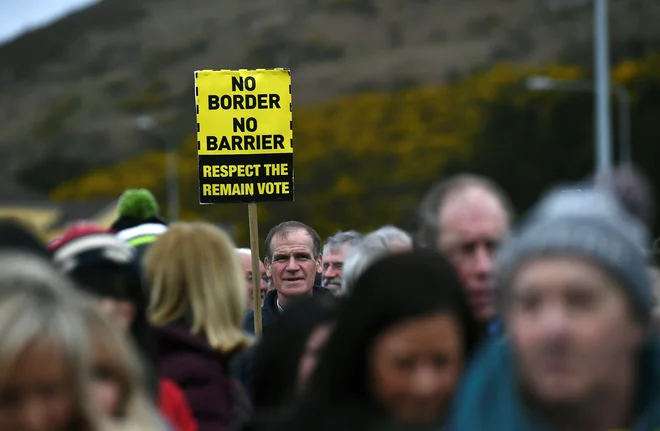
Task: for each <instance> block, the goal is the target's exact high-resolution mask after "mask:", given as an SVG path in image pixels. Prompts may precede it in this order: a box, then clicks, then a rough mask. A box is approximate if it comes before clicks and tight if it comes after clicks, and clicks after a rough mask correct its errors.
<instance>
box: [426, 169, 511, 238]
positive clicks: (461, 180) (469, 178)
mask: <svg viewBox="0 0 660 431" xmlns="http://www.w3.org/2000/svg"><path fill="white" fill-rule="evenodd" d="M473 187H476V188H479V189H482V190H485V191H486V192H489V193H491V194H492V195H493V196H495V198H497V200H498V201H500V203H501V204H502V207H503V208H504V210H505V211H506V214H507V216H508V217H509V220H511V218H512V217H513V209H512V206H511V202H510V201H509V198H508V196H507V195H506V194H505V193H504V191H503V190H502V189H501V188H500V186H498V185H497V184H496V183H495V182H494V181H491V180H490V179H488V178H486V177H482V176H479V175H473V174H458V175H455V176H452V177H449V178H447V179H444V180H441V181H439V182H437V183H436V184H434V185H433V186H431V188H429V190H428V191H427V192H426V194H425V195H424V197H423V198H422V201H421V203H420V205H419V208H418V213H417V217H418V230H417V233H416V235H415V243H416V246H418V247H424V248H434V249H435V248H437V246H438V244H437V242H438V233H439V226H438V214H439V213H440V211H442V207H443V206H444V205H445V202H446V201H447V199H448V198H449V197H450V196H453V195H455V194H457V193H460V192H462V191H464V190H467V189H469V188H473Z"/></svg>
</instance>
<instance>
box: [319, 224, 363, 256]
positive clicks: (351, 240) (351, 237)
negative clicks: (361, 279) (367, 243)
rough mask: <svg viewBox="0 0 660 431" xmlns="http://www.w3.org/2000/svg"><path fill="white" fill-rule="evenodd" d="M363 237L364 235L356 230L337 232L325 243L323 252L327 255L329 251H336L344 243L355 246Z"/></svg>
mask: <svg viewBox="0 0 660 431" xmlns="http://www.w3.org/2000/svg"><path fill="white" fill-rule="evenodd" d="M363 238H364V235H362V234H361V233H360V232H357V231H354V230H349V231H346V232H337V233H336V234H334V235H332V236H331V237H330V238H328V240H327V241H326V242H325V244H324V245H323V254H324V255H325V254H326V253H327V252H329V251H333V252H336V251H337V250H339V249H340V248H341V247H342V246H343V245H344V244H348V245H350V246H351V247H354V246H356V245H357V244H359V243H360V242H361V241H362V239H363Z"/></svg>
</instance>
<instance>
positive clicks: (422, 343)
mask: <svg viewBox="0 0 660 431" xmlns="http://www.w3.org/2000/svg"><path fill="white" fill-rule="evenodd" d="M345 301H346V302H345V304H344V306H343V310H342V312H341V314H340V316H339V318H338V320H337V323H336V324H335V327H334V329H333V330H332V333H331V334H330V337H329V339H328V341H327V343H326V345H325V347H324V351H323V354H322V355H321V358H320V361H319V362H318V364H317V368H316V371H315V373H314V374H313V375H312V377H311V380H310V381H309V384H308V390H307V392H306V393H305V394H303V396H302V401H301V403H300V405H299V406H298V407H299V408H298V410H297V414H296V415H295V419H294V420H293V423H291V424H288V425H287V426H283V427H282V429H300V430H324V429H327V430H382V429H387V430H410V429H413V430H438V429H442V426H443V424H444V421H445V415H446V413H447V410H448V408H449V405H450V403H451V400H452V397H453V393H454V389H455V387H456V385H457V383H458V381H459V379H460V377H461V375H462V373H463V370H464V368H465V366H466V364H467V363H468V361H469V359H470V356H471V354H472V350H473V348H474V347H475V344H476V342H477V337H478V325H477V322H476V320H475V318H474V316H473V314H472V309H471V308H470V305H469V303H468V300H467V297H466V295H465V291H464V290H463V288H462V287H461V285H460V282H459V280H458V277H457V275H456V273H455V270H454V268H453V267H452V266H451V265H450V264H449V263H448V262H447V261H446V260H445V259H444V258H443V257H442V256H441V255H439V254H437V253H435V252H432V251H424V250H420V251H415V252H410V253H402V254H394V255H390V256H387V257H385V258H383V259H381V260H379V261H378V262H376V263H374V264H373V265H372V266H370V267H369V268H368V269H367V270H366V272H365V273H364V274H363V275H362V276H361V277H360V278H359V280H358V282H357V285H356V286H355V289H354V290H353V291H352V293H351V295H350V296H348V297H347V298H346V300H345Z"/></svg>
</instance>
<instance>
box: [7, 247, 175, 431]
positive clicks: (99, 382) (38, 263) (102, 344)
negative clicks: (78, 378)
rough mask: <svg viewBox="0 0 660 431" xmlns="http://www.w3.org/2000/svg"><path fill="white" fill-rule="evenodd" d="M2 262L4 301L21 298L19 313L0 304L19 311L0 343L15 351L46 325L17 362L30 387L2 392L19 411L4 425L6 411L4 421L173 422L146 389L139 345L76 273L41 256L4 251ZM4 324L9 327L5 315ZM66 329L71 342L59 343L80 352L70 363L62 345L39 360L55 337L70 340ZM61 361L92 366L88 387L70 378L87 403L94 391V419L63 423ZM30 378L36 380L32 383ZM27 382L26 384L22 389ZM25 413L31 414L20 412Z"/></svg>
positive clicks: (39, 425)
mask: <svg viewBox="0 0 660 431" xmlns="http://www.w3.org/2000/svg"><path fill="white" fill-rule="evenodd" d="M5 253H6V252H5ZM0 268H1V269H0V309H3V308H4V306H9V304H11V305H14V306H15V308H14V309H13V310H12V311H13V312H14V313H19V314H20V316H19V317H16V316H15V315H13V316H12V313H5V312H4V311H0V314H1V315H2V316H3V317H7V318H10V319H11V318H12V317H13V318H14V320H13V321H11V323H12V324H14V325H15V326H14V327H13V328H12V330H11V332H7V331H3V330H2V329H0V334H2V336H0V344H3V343H4V344H3V345H2V346H0V347H1V348H0V350H2V351H5V349H7V351H9V352H11V351H14V352H16V351H15V350H14V349H15V348H16V347H18V343H20V342H21V341H20V340H25V339H26V338H25V337H31V336H34V335H35V331H39V330H43V331H44V333H43V337H44V339H33V341H32V342H31V343H29V344H28V346H27V347H26V351H27V352H26V353H25V355H26V357H25V358H23V359H24V361H25V362H24V363H19V362H17V364H16V367H17V368H18V371H17V374H18V375H17V376H14V377H13V378H16V379H18V380H19V381H21V382H22V385H25V383H28V387H22V388H19V387H15V388H13V389H14V391H17V393H12V394H8V393H6V392H4V391H2V395H3V397H2V399H3V400H6V399H7V398H9V399H10V400H12V401H11V402H13V403H18V404H14V405H13V406H8V405H6V403H5V405H4V406H3V407H4V408H5V409H11V408H12V407H13V410H14V412H13V418H14V419H18V420H19V421H20V424H19V423H15V425H14V426H12V427H7V428H5V427H3V426H2V422H3V420H4V419H6V418H5V417H3V414H2V413H0V429H11V430H26V431H29V430H34V431H37V430H49V431H50V430H60V429H84V430H89V431H92V430H97V429H99V430H100V429H107V428H108V426H109V425H113V426H112V427H111V428H112V429H117V430H132V429H144V430H154V431H165V430H166V429H167V428H166V426H165V422H164V421H163V420H162V419H161V418H160V416H159V415H158V413H157V412H156V409H155V407H154V406H153V404H152V403H151V401H150V399H149V398H148V397H147V396H146V393H145V389H146V385H145V384H144V379H143V378H142V375H141V372H140V370H141V364H140V363H139V362H138V361H137V360H136V356H135V350H134V349H133V348H131V346H130V343H129V342H127V339H126V338H125V337H123V336H122V333H121V332H120V329H119V328H118V327H117V326H115V325H114V324H113V322H111V321H110V320H107V319H106V318H105V317H104V316H103V314H102V313H101V310H100V309H99V307H98V304H97V303H96V302H93V301H91V300H90V299H89V298H88V297H87V296H86V295H84V294H81V293H79V292H78V291H76V290H75V289H74V287H73V285H72V284H70V282H69V280H67V279H65V278H64V277H63V276H62V275H60V274H58V273H57V272H56V270H55V268H53V267H52V266H51V265H50V263H49V262H47V261H45V260H42V259H40V258H38V257H36V256H33V255H29V254H21V253H11V254H0ZM5 311H6V310H5ZM65 316H66V317H65ZM0 320H1V319H0ZM42 324H43V325H47V326H48V329H47V330H46V329H45V327H44V328H41V325H42ZM0 327H3V324H2V323H0ZM39 328H41V329H39ZM59 331H63V332H64V333H65V334H62V333H60V332H59ZM63 336H65V337H69V338H68V342H67V343H68V344H67V345H66V346H59V347H61V348H62V347H66V348H68V349H70V352H71V349H77V351H78V355H80V356H78V358H71V357H69V358H68V361H67V362H66V363H64V364H63V363H62V361H61V358H60V357H58V355H57V351H56V350H55V351H51V353H50V354H49V355H47V356H48V358H47V359H46V360H41V361H37V362H38V363H37V365H36V366H35V362H34V356H35V355H36V356H38V355H39V354H44V355H46V352H45V350H44V349H46V350H48V347H50V348H54V347H55V345H54V344H53V342H55V343H57V342H58V341H63V339H62V338H61V337H63ZM22 337H23V338H22ZM11 340H13V343H11ZM17 342H18V343H17ZM12 344H13V345H12ZM28 352H31V354H30V353H28ZM83 354H84V357H83V356H82V355H83ZM19 361H20V360H19ZM21 362H22V361H21ZM19 364H20V365H19ZM62 366H63V367H65V368H66V369H67V370H69V372H71V371H73V370H76V371H77V372H80V371H79V370H83V372H85V376H84V382H82V384H83V387H80V386H77V387H75V386H74V387H70V386H69V387H68V390H72V389H73V390H74V391H76V395H77V396H81V397H83V400H84V401H83V403H88V402H89V401H87V395H88V396H89V397H90V399H91V401H92V402H91V405H90V407H88V409H90V415H91V416H92V417H93V418H94V420H93V421H90V420H88V421H86V422H87V423H88V426H84V425H81V426H80V427H78V426H74V427H72V428H67V427H60V426H59V425H58V421H59V420H60V419H61V418H62V414H63V409H65V408H66V404H67V403H66V402H65V397H66V396H67V395H66V393H67V390H66V389H65V388H64V387H61V388H59V389H58V388H57V387H56V385H57V384H56V383H55V380H54V379H55V377H54V376H55V371H56V370H57V369H58V368H57V367H62ZM21 367H24V369H23V368H21ZM46 376H48V377H49V378H50V380H49V381H48V382H47V383H42V386H41V387H39V385H38V384H37V382H38V381H39V379H40V378H47V377H46ZM2 381H3V382H4V381H6V379H2ZM29 383H34V384H35V386H34V387H32V388H30V387H29ZM22 385H21V386H22ZM66 386H68V385H66ZM47 388H49V390H47ZM21 389H23V390H25V389H27V391H26V392H23V393H21V392H20V390H21ZM30 391H33V392H30ZM12 395H13V396H12ZM40 396H41V398H39V397H40ZM21 403H23V406H22V407H21ZM58 406H59V417H58ZM0 411H2V409H1V408H0ZM21 414H24V415H25V416H23V417H21ZM10 417H11V415H10ZM93 422H96V425H94V424H93ZM101 424H102V425H103V426H101Z"/></svg>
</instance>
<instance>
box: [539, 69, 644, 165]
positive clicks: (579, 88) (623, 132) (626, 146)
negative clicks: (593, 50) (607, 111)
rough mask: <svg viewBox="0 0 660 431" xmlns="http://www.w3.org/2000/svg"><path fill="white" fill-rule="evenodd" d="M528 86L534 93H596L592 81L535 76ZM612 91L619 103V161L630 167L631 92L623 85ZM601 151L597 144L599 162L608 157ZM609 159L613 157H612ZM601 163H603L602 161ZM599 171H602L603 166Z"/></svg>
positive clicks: (614, 87) (613, 87) (615, 85)
mask: <svg viewBox="0 0 660 431" xmlns="http://www.w3.org/2000/svg"><path fill="white" fill-rule="evenodd" d="M526 85H527V88H528V89H530V90H534V91H567V92H579V93H593V91H594V84H593V83H592V82H590V81H582V80H580V81H563V80H556V79H552V78H549V77H547V76H533V77H531V78H528V79H527V81H526ZM612 89H613V92H614V94H615V95H616V98H617V100H618V102H619V160H620V164H622V165H629V164H630V163H631V162H632V142H631V140H632V138H631V130H630V123H631V121H630V118H631V114H630V92H629V91H628V89H627V88H626V87H625V86H623V85H621V84H614V85H613V86H612ZM601 151H602V145H598V144H597V145H596V152H597V155H596V160H597V161H598V160H600V159H602V158H603V157H604V156H606V154H605V155H603V154H600V152H601ZM599 154H600V157H599ZM608 157H611V155H610V156H608ZM599 163H602V160H601V162H599ZM599 166H600V165H599ZM599 169H602V166H601V167H599Z"/></svg>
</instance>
